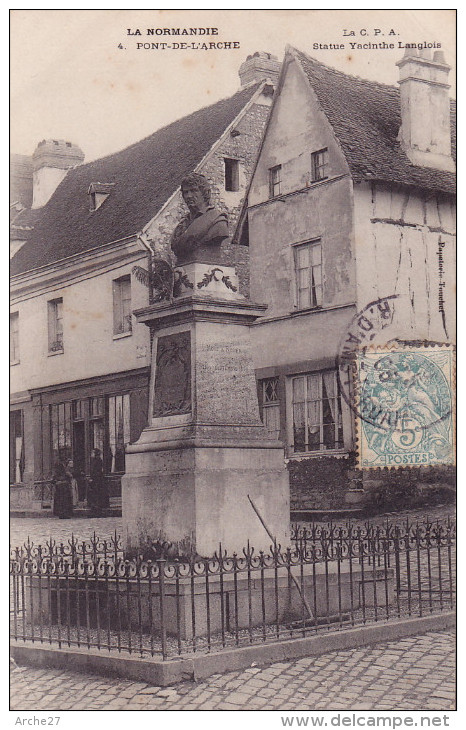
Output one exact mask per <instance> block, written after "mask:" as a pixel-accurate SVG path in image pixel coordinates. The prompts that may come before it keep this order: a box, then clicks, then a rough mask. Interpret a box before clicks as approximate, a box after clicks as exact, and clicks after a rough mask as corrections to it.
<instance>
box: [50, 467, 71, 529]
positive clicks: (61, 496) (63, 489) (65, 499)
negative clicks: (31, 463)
mask: <svg viewBox="0 0 466 730" xmlns="http://www.w3.org/2000/svg"><path fill="white" fill-rule="evenodd" d="M71 479H72V476H71V472H70V470H69V469H68V468H67V467H65V465H64V464H63V462H62V461H57V463H56V464H55V466H54V469H53V476H52V484H53V510H52V511H53V514H54V515H55V516H56V517H59V518H60V519H61V520H64V519H67V518H69V517H71V516H72V515H73V496H72V491H71Z"/></svg>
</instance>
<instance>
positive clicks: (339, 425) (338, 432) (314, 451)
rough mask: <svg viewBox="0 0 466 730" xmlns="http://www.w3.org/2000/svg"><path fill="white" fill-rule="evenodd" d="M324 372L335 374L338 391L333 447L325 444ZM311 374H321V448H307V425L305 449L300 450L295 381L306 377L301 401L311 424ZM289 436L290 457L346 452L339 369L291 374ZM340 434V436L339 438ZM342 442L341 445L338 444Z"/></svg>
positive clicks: (307, 419)
mask: <svg viewBox="0 0 466 730" xmlns="http://www.w3.org/2000/svg"><path fill="white" fill-rule="evenodd" d="M324 373H325V374H327V377H328V376H329V374H333V378H334V392H335V393H336V395H335V396H333V397H332V400H334V408H335V413H336V416H337V417H336V418H334V429H335V439H334V444H337V445H336V446H334V447H333V448H331V447H327V446H325V444H324V441H323V439H324V422H323V408H322V403H323V398H322V394H323V387H322V383H323V380H324ZM309 376H319V377H320V380H319V385H318V388H319V398H318V402H319V407H318V408H319V422H318V424H315V425H318V427H319V448H306V447H308V446H309V445H310V444H309V434H308V429H307V427H306V428H305V443H304V449H301V450H298V449H295V440H294V406H295V405H296V401H294V398H293V388H294V386H293V381H295V380H297V379H299V378H303V379H304V401H299V402H303V403H304V423H305V424H308V425H313V424H309V403H311V402H312V401H311V399H310V398H308V397H307V395H308V391H307V378H308V377H309ZM286 387H287V404H288V407H287V436H288V449H287V451H288V455H289V456H290V457H293V456H300V455H301V456H302V455H306V456H315V455H323V454H335V453H342V452H345V451H346V449H345V441H344V438H345V433H344V425H343V424H344V420H345V417H344V407H343V402H342V397H341V393H340V392H339V387H338V375H337V371H336V370H333V369H327V370H316V371H311V372H305V373H297V374H296V375H291V376H289V377H288V378H287V384H286ZM339 436H340V438H338V437H339ZM338 444H340V445H338Z"/></svg>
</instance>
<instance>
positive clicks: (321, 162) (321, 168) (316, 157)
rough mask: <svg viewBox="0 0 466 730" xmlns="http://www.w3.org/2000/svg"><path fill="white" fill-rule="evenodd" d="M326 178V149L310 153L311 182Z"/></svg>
mask: <svg viewBox="0 0 466 730" xmlns="http://www.w3.org/2000/svg"><path fill="white" fill-rule="evenodd" d="M327 177H328V149H327V147H325V148H324V149H323V150H318V151H317V152H313V153H312V182H317V180H325V179H326V178H327Z"/></svg>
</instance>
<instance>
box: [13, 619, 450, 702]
mask: <svg viewBox="0 0 466 730" xmlns="http://www.w3.org/2000/svg"><path fill="white" fill-rule="evenodd" d="M11 709H12V710H35V711H38V710H47V711H51V710H56V711H61V710H225V711H226V710H282V711H294V712H306V711H312V710H317V711H319V710H346V711H349V710H377V711H383V710H406V711H408V710H437V711H441V710H443V711H448V710H453V709H455V638H454V634H453V632H452V631H443V632H435V633H434V632H433V633H429V634H424V635H422V636H412V637H409V638H405V639H401V640H399V641H393V642H387V643H384V644H378V645H377V646H369V647H364V648H359V649H351V650H346V651H338V652H330V653H328V654H324V655H322V656H318V657H308V658H305V659H297V660H294V661H290V662H280V663H276V664H272V665H270V666H268V667H263V668H259V667H254V666H252V667H250V668H249V669H246V670H243V671H236V672H229V673H227V674H224V675H218V674H217V675H214V676H212V677H209V679H207V680H206V681H203V682H199V683H197V684H196V683H193V682H183V683H181V684H178V685H175V686H174V687H168V688H165V689H161V688H160V687H152V686H149V685H147V684H142V683H136V682H131V681H129V680H121V679H106V678H104V677H98V676H95V675H83V674H76V673H73V672H71V671H58V670H52V669H34V668H31V667H17V668H16V669H14V670H13V671H12V673H11Z"/></svg>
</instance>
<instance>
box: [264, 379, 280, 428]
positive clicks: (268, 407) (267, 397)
mask: <svg viewBox="0 0 466 730" xmlns="http://www.w3.org/2000/svg"><path fill="white" fill-rule="evenodd" d="M260 388H261V395H262V421H263V424H264V426H265V429H266V431H267V432H268V433H269V434H270V436H272V437H273V438H276V439H278V438H280V402H279V400H278V377H275V378H264V380H261V381H260Z"/></svg>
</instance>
